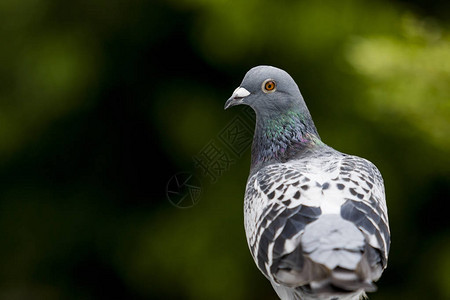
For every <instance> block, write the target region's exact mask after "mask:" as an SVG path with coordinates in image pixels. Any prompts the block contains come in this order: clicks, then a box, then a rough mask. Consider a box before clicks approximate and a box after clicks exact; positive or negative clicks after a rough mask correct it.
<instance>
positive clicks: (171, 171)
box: [0, 0, 450, 299]
mask: <svg viewBox="0 0 450 300" xmlns="http://www.w3.org/2000/svg"><path fill="white" fill-rule="evenodd" d="M448 3H449V2H448V1H422V0H417V1H404V2H402V1H381V0H378V1H354V0H353V1H352V0H342V1H332V0H323V1H308V2H307V1H287V0H284V1H268V0H266V1H235V2H231V1H225V0H222V1H219V0H218V1H206V0H171V1H158V0H157V1H143V0H130V1H114V0H113V1H111V0H108V1H106V0H99V1H91V0H76V1H65V2H64V1H54V0H42V1H37V0H3V1H1V4H0V41H1V46H0V299H277V298H276V295H275V293H274V292H273V291H272V288H271V286H270V284H269V282H268V281H267V280H266V279H265V278H264V277H263V276H262V275H261V274H260V273H259V271H258V270H257V268H256V266H255V265H254V263H253V260H252V258H251V256H250V254H249V251H248V249H247V245H246V241H245V234H244V229H243V213H242V203H243V194H244V187H245V182H246V179H247V176H248V169H249V159H250V154H249V150H248V148H247V149H244V150H246V151H245V152H244V153H243V154H240V155H234V156H233V155H232V153H230V152H229V149H227V148H225V147H224V145H223V143H222V141H221V140H220V133H222V132H223V131H224V130H226V129H227V128H228V127H227V126H229V125H230V124H233V120H234V119H233V118H235V117H236V116H241V117H242V119H243V120H247V121H248V120H251V116H248V115H245V114H244V115H241V113H242V110H241V108H233V109H231V110H229V111H223V104H224V102H225V100H226V99H227V98H228V97H229V96H230V95H231V93H232V91H233V90H234V89H235V88H236V87H237V86H238V85H239V83H240V82H241V80H242V77H243V76H244V74H245V72H246V71H247V70H248V69H250V68H251V67H253V66H255V65H260V64H271V65H275V66H278V67H281V68H283V69H285V70H286V71H288V72H289V73H290V74H291V75H292V76H293V77H294V78H295V80H296V81H297V83H298V85H299V87H300V89H301V91H302V93H303V96H304V97H305V99H306V102H307V104H308V107H309V109H310V111H311V114H312V116H313V118H314V120H315V123H316V125H317V127H318V130H319V133H320V134H321V137H322V139H323V140H324V141H325V142H326V143H327V144H329V145H331V146H333V147H334V148H336V149H338V150H340V151H343V152H346V153H351V154H355V155H358V156H362V157H365V158H367V159H369V160H371V161H372V162H374V163H375V164H376V165H377V166H378V168H379V169H380V171H381V173H382V174H383V176H384V179H385V185H386V193H387V202H388V207H389V217H390V225H391V233H392V246H391V253H390V259H389V265H388V268H387V270H386V271H385V273H384V275H383V277H382V278H381V280H380V281H379V283H378V286H379V290H378V292H376V293H374V294H370V298H371V299H450V226H449V225H450V224H449V223H450V222H449V219H450V217H449V215H448V207H449V205H448V201H450V176H449V175H450V139H449V132H450V101H449V100H450V97H449V96H450V31H449V23H448V20H449V18H448V17H449V11H450V7H449V4H448ZM246 118H247V119H246ZM211 143H216V145H217V146H218V148H219V151H221V152H222V153H225V155H228V156H230V157H231V158H232V159H233V163H232V164H230V165H226V166H225V167H226V168H225V170H223V171H222V172H221V174H216V175H217V176H216V178H215V179H214V180H213V178H211V177H210V176H208V175H207V174H204V173H202V171H201V169H199V168H196V167H195V162H194V158H195V157H199V156H200V157H201V155H202V153H203V152H202V151H203V150H205V147H206V148H207V147H208V145H211ZM181 171H184V172H187V173H188V174H194V175H195V176H196V177H195V178H196V180H198V181H199V182H200V183H198V184H197V183H196V186H198V187H200V188H201V195H200V197H199V198H195V199H197V200H199V201H198V203H196V205H194V206H193V207H191V208H188V209H179V208H177V207H176V206H174V205H171V203H170V202H169V199H168V197H167V194H166V189H167V187H168V182H169V179H170V178H171V177H172V176H174V175H175V174H177V173H178V172H181ZM188 192H189V190H186V189H185V190H183V191H182V192H181V193H182V194H183V193H184V194H186V193H188ZM186 195H187V194H186Z"/></svg>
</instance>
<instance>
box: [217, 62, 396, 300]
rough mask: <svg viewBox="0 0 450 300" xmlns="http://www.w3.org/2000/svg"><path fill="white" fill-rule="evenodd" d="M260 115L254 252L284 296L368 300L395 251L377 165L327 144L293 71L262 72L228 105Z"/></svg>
mask: <svg viewBox="0 0 450 300" xmlns="http://www.w3.org/2000/svg"><path fill="white" fill-rule="evenodd" d="M238 104H245V105H249V106H250V107H252V108H253V110H254V111H255V112H256V126H255V135H254V139H253V145H252V161H251V168H250V176H249V179H248V181H247V187H246V191H245V199H244V222H245V231H246V236H247V241H248V244H249V248H250V252H251V254H252V256H253V258H254V260H255V263H256V265H257V266H258V268H259V269H260V270H261V272H262V273H263V274H264V276H266V277H267V278H268V279H269V280H270V282H271V284H272V286H273V287H274V289H275V291H276V292H277V294H278V296H279V297H280V298H281V299H283V300H285V299H286V300H291V299H359V298H360V297H362V296H363V295H365V292H366V291H368V292H370V291H374V290H375V289H376V288H375V286H374V284H373V282H374V281H376V280H378V279H379V278H380V276H381V273H382V272H383V270H384V269H385V268H386V265H387V256H388V252H389V245H390V233H389V225H388V216H387V207H386V202H385V194H384V185H383V179H382V177H381V174H380V172H379V171H378V169H377V168H376V167H375V166H374V165H373V164H372V163H371V162H369V161H368V160H365V159H363V158H359V157H356V156H351V155H347V154H344V153H341V152H338V151H336V150H334V149H333V148H331V147H329V146H327V145H326V144H324V143H323V142H322V141H321V139H320V137H319V134H318V133H317V130H316V127H315V125H314V122H313V121H312V118H311V116H310V114H309V111H308V109H307V107H306V104H305V102H304V100H303V97H302V96H301V94H300V91H299V89H298V87H297V85H296V83H295V82H294V80H293V79H292V78H291V76H290V75H289V74H288V73H286V72H285V71H283V70H281V69H278V68H274V67H270V66H259V67H255V68H253V69H251V70H250V71H249V72H247V74H246V75H245V77H244V79H243V81H242V83H241V85H240V87H239V88H237V89H236V90H235V92H234V93H233V95H232V96H231V97H230V99H228V101H227V102H226V104H225V108H228V107H230V106H234V105H238Z"/></svg>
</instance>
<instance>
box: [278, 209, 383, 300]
mask: <svg viewBox="0 0 450 300" xmlns="http://www.w3.org/2000/svg"><path fill="white" fill-rule="evenodd" d="M374 251H375V250H374V249H373V248H371V247H370V246H368V244H367V241H366V238H365V236H364V235H363V233H362V232H361V231H360V230H359V229H358V228H357V227H356V226H355V225H354V224H353V223H352V222H349V221H346V220H344V219H342V218H341V217H340V216H339V215H322V216H321V217H320V218H319V219H317V220H316V221H314V222H312V223H310V224H308V225H307V226H306V227H305V230H304V233H303V236H302V238H301V241H300V245H299V247H298V248H297V249H296V250H295V251H294V252H292V253H290V254H288V255H286V256H285V257H283V258H282V261H281V263H280V265H279V268H278V272H277V273H276V274H275V279H276V280H277V281H278V282H279V283H281V284H282V285H284V286H289V287H291V288H293V289H294V290H296V291H297V293H298V292H300V293H301V294H302V297H305V296H304V294H306V295H309V296H311V297H312V298H311V299H328V298H327V295H342V299H359V298H360V297H361V296H362V295H363V294H364V292H365V291H367V292H372V291H375V290H376V287H375V285H374V284H373V283H372V281H373V279H374V277H375V276H376V274H374V271H376V270H374V269H373V265H374V264H376V262H374V258H373V257H377V254H376V253H375V252H374ZM380 274H381V273H380ZM316 296H317V298H315V297H316ZM348 297H350V298H348ZM287 299H295V298H287ZM302 299H303V298H302ZM330 299H331V298H330Z"/></svg>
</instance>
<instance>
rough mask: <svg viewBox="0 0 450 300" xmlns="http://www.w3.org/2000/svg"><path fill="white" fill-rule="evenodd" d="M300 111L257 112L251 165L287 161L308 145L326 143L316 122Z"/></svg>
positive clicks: (315, 145)
mask: <svg viewBox="0 0 450 300" xmlns="http://www.w3.org/2000/svg"><path fill="white" fill-rule="evenodd" d="M307 114H308V116H305V114H302V113H301V112H296V111H290V112H286V113H282V114H277V115H276V116H272V117H271V116H264V117H262V116H258V114H257V115H256V126H255V135H254V137H253V145H252V166H251V168H252V169H255V168H256V169H259V168H258V167H262V166H264V165H267V164H270V163H273V162H286V161H288V160H289V159H291V158H294V157H298V156H299V155H301V153H302V152H305V151H306V150H308V149H311V148H314V147H317V146H320V145H324V144H323V143H322V141H321V140H320V137H319V135H318V133H317V130H316V127H315V126H314V123H313V121H312V119H311V117H309V113H307Z"/></svg>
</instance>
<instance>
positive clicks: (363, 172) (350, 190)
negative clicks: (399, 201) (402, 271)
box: [334, 156, 390, 280]
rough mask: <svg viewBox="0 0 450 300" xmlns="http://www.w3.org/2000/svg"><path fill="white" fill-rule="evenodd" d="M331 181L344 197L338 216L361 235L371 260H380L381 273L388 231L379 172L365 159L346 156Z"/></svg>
mask: <svg viewBox="0 0 450 300" xmlns="http://www.w3.org/2000/svg"><path fill="white" fill-rule="evenodd" d="M334 181H335V182H336V183H337V187H338V189H340V190H342V191H343V192H344V195H345V198H344V200H345V202H344V203H343V204H342V206H341V216H342V217H343V218H344V219H345V220H348V221H350V222H353V223H354V224H355V225H356V226H357V227H358V228H359V229H360V230H361V231H362V232H363V233H364V234H365V236H366V237H367V239H368V243H369V245H370V246H371V247H373V249H376V250H377V252H378V254H379V256H378V257H374V258H372V259H375V260H376V259H381V262H380V263H381V266H382V269H384V268H386V265H387V256H388V253H389V247H390V231H389V221H388V214H387V206H386V199H385V192H384V184H383V178H382V177H381V174H380V172H379V171H378V169H377V168H376V167H375V166H374V165H373V164H372V163H371V162H370V161H368V160H366V159H363V158H359V157H356V156H346V157H345V158H344V159H343V160H342V162H341V164H340V168H339V176H338V177H337V178H335V180H334ZM369 259H370V258H369ZM373 263H375V262H373ZM381 271H382V270H381ZM380 275H381V273H380V274H379V275H378V276H376V277H379V276H380ZM374 279H375V280H376V279H378V278H374Z"/></svg>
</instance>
